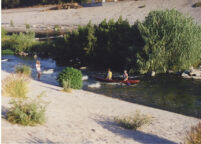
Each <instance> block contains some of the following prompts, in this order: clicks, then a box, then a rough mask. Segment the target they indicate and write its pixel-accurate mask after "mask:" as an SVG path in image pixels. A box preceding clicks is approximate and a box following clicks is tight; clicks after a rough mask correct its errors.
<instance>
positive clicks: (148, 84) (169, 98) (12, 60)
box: [2, 55, 201, 118]
mask: <svg viewBox="0 0 201 144" xmlns="http://www.w3.org/2000/svg"><path fill="white" fill-rule="evenodd" d="M2 59H8V61H5V62H2V70H5V71H8V72H14V69H15V66H16V65H17V64H27V65H29V66H31V67H32V77H33V78H34V79H36V70H35V61H36V60H35V59H34V58H31V57H18V56H9V55H6V56H2ZM39 60H40V61H41V69H42V71H43V70H49V69H54V72H53V73H50V74H43V75H42V76H41V81H42V82H45V83H49V84H53V85H58V83H57V82H56V77H57V74H58V72H60V71H61V70H62V69H63V68H64V67H59V66H57V65H56V63H55V61H53V60H52V59H41V58H39ZM84 73H87V74H89V76H91V77H92V73H93V74H94V72H91V71H90V72H89V71H88V72H86V71H85V72H84ZM96 74H97V73H96ZM138 79H140V80H141V82H140V83H139V84H137V85H133V86H126V85H119V84H117V85H116V84H113V85H111V84H105V83H101V87H100V88H89V87H87V86H84V87H83V89H85V90H88V91H92V92H95V93H100V94H104V95H106V96H109V97H115V98H119V99H122V100H125V101H129V102H132V103H137V104H143V105H146V106H150V107H155V108H159V109H164V110H168V111H172V112H176V113H180V114H184V115H189V116H193V117H197V118H201V80H190V79H183V78H181V77H179V76H175V75H161V76H157V77H154V78H150V77H145V76H139V77H138ZM88 82H89V83H93V82H95V81H94V80H93V79H89V80H88Z"/></svg>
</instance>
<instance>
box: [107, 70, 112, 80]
mask: <svg viewBox="0 0 201 144" xmlns="http://www.w3.org/2000/svg"><path fill="white" fill-rule="evenodd" d="M106 79H108V80H111V79H112V72H111V69H110V68H109V69H108V72H107V77H106Z"/></svg>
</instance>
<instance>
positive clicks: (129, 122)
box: [114, 111, 151, 130]
mask: <svg viewBox="0 0 201 144" xmlns="http://www.w3.org/2000/svg"><path fill="white" fill-rule="evenodd" d="M114 120H115V122H117V123H118V124H120V125H121V126H122V127H123V128H126V129H134V130H137V129H139V128H140V127H142V126H143V125H145V124H150V122H151V117H150V116H147V115H142V114H140V112H139V111H136V114H135V115H134V116H133V117H130V116H127V117H124V118H119V117H115V119H114Z"/></svg>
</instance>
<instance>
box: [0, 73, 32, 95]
mask: <svg viewBox="0 0 201 144" xmlns="http://www.w3.org/2000/svg"><path fill="white" fill-rule="evenodd" d="M28 82H29V80H28V78H27V77H24V76H21V75H14V74H12V75H11V76H8V77H7V78H5V79H4V80H3V81H2V94H3V95H5V96H10V97H15V98H26V97H27V93H28Z"/></svg>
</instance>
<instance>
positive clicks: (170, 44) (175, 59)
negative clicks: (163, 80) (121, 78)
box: [137, 10, 201, 73]
mask: <svg viewBox="0 0 201 144" xmlns="http://www.w3.org/2000/svg"><path fill="white" fill-rule="evenodd" d="M137 25H138V29H139V31H140V34H141V37H142V38H143V40H144V42H145V46H144V47H143V48H142V49H141V50H140V51H139V52H138V54H137V64H138V67H139V70H140V72H141V73H146V72H150V71H155V72H156V73H165V72H167V71H168V70H173V71H175V72H177V71H181V70H185V69H189V67H190V66H195V65H197V64H199V63H200V62H201V27H200V26H198V25H197V24H196V23H195V22H194V21H193V19H192V18H190V17H185V16H184V15H183V14H181V13H180V12H178V11H176V10H165V11H152V12H150V13H149V15H148V17H146V18H145V21H144V22H143V23H140V22H138V24H137Z"/></svg>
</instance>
